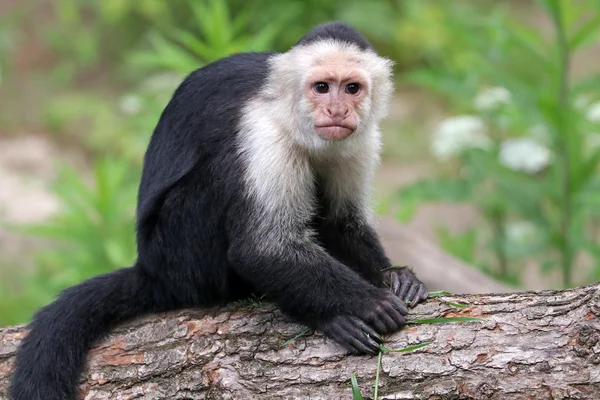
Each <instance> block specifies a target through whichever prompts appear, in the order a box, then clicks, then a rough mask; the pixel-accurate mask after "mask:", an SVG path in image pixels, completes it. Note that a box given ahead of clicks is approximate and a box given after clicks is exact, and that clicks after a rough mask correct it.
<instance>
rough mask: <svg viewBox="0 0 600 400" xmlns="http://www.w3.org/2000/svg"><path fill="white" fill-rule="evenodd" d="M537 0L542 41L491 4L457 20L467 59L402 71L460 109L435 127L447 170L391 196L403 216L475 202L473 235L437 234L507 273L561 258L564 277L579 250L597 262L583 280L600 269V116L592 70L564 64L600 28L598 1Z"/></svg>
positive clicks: (512, 275)
mask: <svg viewBox="0 0 600 400" xmlns="http://www.w3.org/2000/svg"><path fill="white" fill-rule="evenodd" d="M537 3H538V4H539V5H540V6H542V7H543V9H544V10H545V11H546V12H547V14H548V17H549V19H550V20H551V21H552V23H553V27H554V36H553V37H551V38H550V39H548V38H547V37H545V36H543V35H542V33H540V32H538V31H536V30H535V29H534V28H530V27H527V26H525V25H522V24H520V23H517V22H515V21H512V20H509V19H508V17H507V16H506V14H505V12H504V11H502V10H500V8H499V9H498V10H499V11H497V12H496V13H492V14H490V15H486V16H481V17H480V18H476V19H464V18H463V19H460V20H457V21H454V22H453V23H454V25H456V26H457V29H460V30H461V31H462V32H465V33H467V32H468V33H471V35H467V34H463V35H459V36H461V37H464V38H468V39H466V40H464V41H463V44H464V45H465V46H466V48H465V53H470V54H471V56H470V65H468V66H465V65H463V64H461V63H452V62H441V63H440V64H439V65H436V66H435V67H431V68H423V69H420V70H417V71H415V72H413V73H410V74H408V76H407V81H409V82H412V83H415V84H418V85H420V86H421V87H424V88H427V89H430V90H436V91H437V92H438V93H440V94H441V95H443V96H445V97H446V98H447V100H448V101H450V102H451V104H452V105H453V107H454V108H455V109H457V110H460V112H461V113H466V115H461V116H457V117H452V118H449V119H448V120H446V121H443V122H442V123H441V124H440V126H439V128H438V129H437V130H436V132H435V134H434V137H433V143H432V151H433V152H434V154H435V155H436V156H437V157H438V158H439V159H440V161H441V162H442V163H443V164H444V165H446V166H448V167H449V168H448V167H446V171H447V173H446V174H445V176H444V177H441V178H436V179H435V180H427V181H421V182H417V183H415V184H414V185H411V186H409V187H407V188H405V189H403V190H401V191H400V192H399V193H398V196H397V200H398V201H399V202H400V203H401V204H402V205H405V207H404V209H403V210H402V211H401V212H402V214H401V217H402V218H403V219H404V220H406V219H408V218H410V217H411V215H412V213H413V212H414V211H415V210H416V209H417V206H418V204H420V203H422V202H425V201H432V200H433V201H460V202H466V203H469V204H472V205H473V206H475V207H476V208H477V210H478V211H479V214H480V215H481V217H482V219H483V221H484V224H483V225H481V226H478V227H477V228H476V230H477V232H478V235H477V237H476V238H475V237H474V236H473V235H474V232H475V231H471V232H469V233H467V234H465V235H463V237H462V238H460V239H458V238H457V239H456V240H450V236H448V235H447V234H444V235H443V236H442V239H443V240H442V242H443V243H444V244H445V245H446V246H447V247H446V248H447V249H448V250H450V251H451V252H453V253H454V254H456V255H458V256H460V257H462V258H464V259H466V260H467V261H469V262H474V263H475V264H479V265H482V267H483V268H484V270H487V271H490V272H492V273H493V274H494V275H496V276H498V277H500V278H502V279H504V280H507V281H512V282H514V281H516V280H518V278H519V277H518V273H517V270H518V269H519V268H520V265H522V263H524V262H525V261H528V260H532V258H535V259H537V260H539V262H540V265H544V266H546V267H547V268H560V271H561V273H562V277H563V285H564V286H571V285H572V284H573V283H574V282H573V270H574V268H575V266H576V265H578V264H577V261H576V260H577V257H578V256H579V255H581V253H584V252H586V253H587V254H588V255H589V256H591V258H592V259H593V260H594V261H593V263H592V265H590V266H591V267H592V270H593V273H592V276H590V277H589V278H590V279H591V280H597V279H599V278H600V258H599V257H598V254H599V252H598V248H599V246H598V227H599V226H600V218H599V214H600V212H599V211H598V210H600V198H599V197H598V195H597V193H598V188H599V178H598V169H599V165H600V147H599V146H598V144H599V142H598V139H597V137H598V134H597V133H595V130H596V131H597V128H598V125H597V124H598V122H599V121H598V119H600V117H598V116H594V115H592V113H593V109H594V107H596V108H598V106H599V104H600V103H595V104H591V103H593V102H594V101H597V100H599V98H598V96H597V88H598V82H599V80H600V75H598V74H594V75H591V76H585V77H583V78H579V79H577V80H575V81H571V74H570V71H569V66H570V63H571V60H572V58H573V55H574V53H575V52H576V51H578V50H580V49H581V48H583V47H585V46H586V45H589V44H591V43H593V42H594V41H596V40H597V39H598V37H600V10H599V9H598V5H597V4H595V3H593V2H560V1H551V0H547V1H546V0H544V1H542V0H541V1H537ZM507 27H509V29H507ZM475 33H477V34H475ZM450 61H451V60H450ZM596 113H598V111H596ZM586 114H587V118H586ZM594 232H595V233H594ZM474 239H477V242H474ZM478 251H479V255H475V253H477V252H478ZM489 254H492V255H493V256H494V259H495V260H491V261H490V260H489V257H488V255H489ZM477 260H480V261H481V260H486V261H485V262H480V261H479V262H478V261H477ZM580 263H581V261H580ZM588 265H589V263H588ZM511 268H512V271H511Z"/></svg>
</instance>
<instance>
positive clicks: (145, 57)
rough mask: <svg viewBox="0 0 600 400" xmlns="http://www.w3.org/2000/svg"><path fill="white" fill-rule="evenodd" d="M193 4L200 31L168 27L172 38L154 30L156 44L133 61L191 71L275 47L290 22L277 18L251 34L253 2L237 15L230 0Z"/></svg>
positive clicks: (145, 64)
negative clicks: (279, 35)
mask: <svg viewBox="0 0 600 400" xmlns="http://www.w3.org/2000/svg"><path fill="white" fill-rule="evenodd" d="M190 8H191V12H192V15H193V16H194V26H195V27H196V28H197V30H198V31H199V34H200V35H196V34H195V33H193V32H190V31H189V30H187V29H179V28H176V27H175V26H171V27H168V28H167V29H165V35H166V36H167V37H168V38H169V39H167V38H166V37H164V36H163V35H161V34H160V33H158V32H151V33H150V36H149V40H150V42H151V43H152V48H151V49H150V50H147V51H141V52H139V53H134V54H133V56H132V57H131V62H132V63H133V65H135V66H141V67H155V68H159V69H166V70H172V71H177V72H181V73H188V72H190V71H193V70H194V69H196V68H199V67H202V66H203V65H205V64H207V63H209V62H212V61H216V60H218V59H220V58H223V57H226V56H229V55H231V54H234V53H239V52H244V51H266V50H269V49H271V48H272V43H273V40H274V38H275V36H276V35H277V34H278V33H279V32H280V31H281V30H282V29H283V25H284V23H286V22H287V21H285V20H283V19H281V18H280V19H274V20H273V21H271V22H269V23H267V24H265V25H263V26H262V27H261V29H260V30H259V31H258V32H256V33H254V34H251V33H249V22H250V21H251V19H252V18H253V14H254V13H255V12H256V9H255V7H254V6H252V5H251V4H250V3H247V4H245V5H244V7H243V9H241V10H239V12H238V13H237V14H236V16H235V17H232V16H231V12H230V9H229V7H228V3H227V2H226V1H221V0H210V1H201V2H191V3H190Z"/></svg>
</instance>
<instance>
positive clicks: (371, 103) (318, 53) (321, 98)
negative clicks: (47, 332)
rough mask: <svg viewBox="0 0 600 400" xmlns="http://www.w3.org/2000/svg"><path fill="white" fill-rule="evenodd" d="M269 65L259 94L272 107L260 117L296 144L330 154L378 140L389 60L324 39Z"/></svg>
mask: <svg viewBox="0 0 600 400" xmlns="http://www.w3.org/2000/svg"><path fill="white" fill-rule="evenodd" d="M270 66H271V73H270V77H269V81H268V82H267V84H266V85H265V88H264V90H263V98H264V99H268V100H270V101H269V104H270V105H271V106H272V108H271V109H270V110H269V111H270V112H269V113H268V115H265V116H264V117H265V119H268V120H270V121H272V122H273V124H274V126H277V129H278V130H279V131H280V132H284V133H286V134H287V135H291V136H292V138H293V139H294V141H295V143H297V144H299V145H301V146H302V147H304V148H306V149H308V150H310V151H312V152H314V151H317V152H320V151H322V150H324V151H329V153H331V151H338V150H339V151H342V152H343V151H346V150H352V149H354V150H352V151H360V149H361V147H363V146H364V144H365V141H368V140H373V141H377V140H378V135H379V134H378V132H379V130H378V122H379V121H380V120H381V118H383V117H384V116H385V113H386V109H387V104H388V100H389V98H390V95H391V93H392V92H393V84H392V80H391V72H392V62H391V61H390V60H388V59H385V58H382V57H379V56H378V55H377V54H376V53H374V52H372V51H367V50H360V49H359V48H358V47H356V46H354V45H352V44H348V43H340V42H337V41H335V40H324V41H321V42H316V43H311V44H309V45H306V46H299V47H295V48H292V49H291V50H290V51H288V52H286V53H282V54H279V55H277V56H274V57H273V58H272V59H271V61H270ZM263 126H264V123H263ZM263 130H264V129H263ZM282 140H283V139H282ZM336 149H337V150H336Z"/></svg>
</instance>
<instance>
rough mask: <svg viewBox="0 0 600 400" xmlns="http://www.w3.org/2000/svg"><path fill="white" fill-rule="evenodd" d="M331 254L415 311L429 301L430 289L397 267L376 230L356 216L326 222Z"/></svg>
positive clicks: (325, 235)
mask: <svg viewBox="0 0 600 400" xmlns="http://www.w3.org/2000/svg"><path fill="white" fill-rule="evenodd" d="M319 234H320V239H321V241H322V242H323V245H324V247H325V248H326V249H327V251H328V252H329V253H330V254H332V255H333V256H334V257H335V258H337V259H338V260H340V261H342V262H343V263H344V264H346V265H348V266H349V267H351V268H352V269H354V270H355V271H357V272H358V273H359V274H361V275H362V276H364V277H365V279H367V280H368V281H370V282H371V283H373V284H374V285H377V286H386V287H389V288H390V289H391V290H392V292H393V293H394V294H395V295H396V296H398V297H400V298H401V299H402V300H404V301H405V302H407V303H410V305H411V307H414V306H415V305H417V304H418V303H419V302H420V301H422V300H424V299H426V298H427V295H428V292H427V288H426V287H425V285H424V284H423V282H421V281H420V280H419V278H417V277H416V276H415V274H414V273H412V272H411V271H410V270H409V269H408V268H406V267H395V266H393V265H392V263H391V262H390V260H389V258H388V257H387V255H386V254H385V251H384V249H383V246H382V245H381V242H380V240H379V238H378V236H377V233H376V232H375V230H374V229H373V228H372V227H371V226H370V225H368V224H366V223H362V222H360V220H359V219H358V218H356V217H353V216H351V215H350V216H347V217H337V218H336V219H332V218H326V219H324V220H323V221H322V222H321V225H320V227H319Z"/></svg>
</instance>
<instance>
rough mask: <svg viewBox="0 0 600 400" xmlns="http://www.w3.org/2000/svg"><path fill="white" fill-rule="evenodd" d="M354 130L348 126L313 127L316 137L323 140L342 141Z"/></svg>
mask: <svg viewBox="0 0 600 400" xmlns="http://www.w3.org/2000/svg"><path fill="white" fill-rule="evenodd" d="M355 130H356V128H355V127H351V126H349V125H320V126H315V131H316V132H317V135H319V137H320V138H321V139H323V140H334V141H335V140H344V139H346V138H347V137H348V136H350V135H351V134H352V133H353V132H354V131H355Z"/></svg>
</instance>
